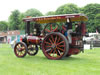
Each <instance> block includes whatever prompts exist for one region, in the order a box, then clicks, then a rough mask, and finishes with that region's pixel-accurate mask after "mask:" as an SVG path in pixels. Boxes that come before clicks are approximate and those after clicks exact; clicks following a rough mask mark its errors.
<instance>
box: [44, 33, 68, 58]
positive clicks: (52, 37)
mask: <svg viewBox="0 0 100 75" xmlns="http://www.w3.org/2000/svg"><path fill="white" fill-rule="evenodd" d="M68 50H69V44H68V41H67V39H66V37H65V36H64V35H63V34H61V33H58V32H52V33H49V34H48V35H47V36H46V37H45V38H44V40H43V42H42V51H43V53H44V55H45V56H46V57H47V58H48V59H52V60H57V59H61V58H63V57H64V56H65V55H67V53H68Z"/></svg>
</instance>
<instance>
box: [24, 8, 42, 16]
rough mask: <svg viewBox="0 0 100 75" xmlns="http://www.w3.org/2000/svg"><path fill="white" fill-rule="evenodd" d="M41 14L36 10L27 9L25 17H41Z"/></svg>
mask: <svg viewBox="0 0 100 75" xmlns="http://www.w3.org/2000/svg"><path fill="white" fill-rule="evenodd" d="M42 15H43V14H42V13H41V12H40V11H39V10H37V9H34V8H32V9H29V10H27V11H26V12H25V16H32V17H37V16H42Z"/></svg>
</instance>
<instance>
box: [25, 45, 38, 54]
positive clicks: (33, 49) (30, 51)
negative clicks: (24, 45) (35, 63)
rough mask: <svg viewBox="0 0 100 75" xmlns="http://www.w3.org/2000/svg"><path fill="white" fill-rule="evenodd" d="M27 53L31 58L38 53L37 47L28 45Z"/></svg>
mask: <svg viewBox="0 0 100 75" xmlns="http://www.w3.org/2000/svg"><path fill="white" fill-rule="evenodd" d="M27 53H28V54H29V55H31V56H35V55H36V54H37V53H38V46H37V45H33V44H31V45H29V46H28V52H27Z"/></svg>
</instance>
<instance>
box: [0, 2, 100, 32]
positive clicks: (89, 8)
mask: <svg viewBox="0 0 100 75" xmlns="http://www.w3.org/2000/svg"><path fill="white" fill-rule="evenodd" d="M73 13H84V14H85V15H86V16H88V21H87V22H86V25H87V30H88V32H95V31H96V28H97V29H98V31H100V4H87V5H86V6H84V7H82V8H79V7H77V5H75V4H72V3H70V4H64V5H62V6H60V7H58V8H57V10H56V11H49V12H47V13H46V15H47V16H48V15H58V14H73ZM42 15H43V14H42V13H41V12H40V11H39V10H37V9H34V8H32V9H29V10H27V11H26V12H24V13H20V12H19V10H14V11H12V13H11V15H10V16H9V20H8V23H9V24H6V23H3V22H0V26H1V28H0V31H5V30H7V28H6V27H8V29H10V30H24V29H25V23H24V22H23V21H22V19H23V18H25V17H27V16H32V17H37V16H42ZM4 24H5V25H4ZM2 25H3V26H4V27H2ZM31 25H33V23H31ZM58 25H62V23H58ZM31 29H32V28H31Z"/></svg>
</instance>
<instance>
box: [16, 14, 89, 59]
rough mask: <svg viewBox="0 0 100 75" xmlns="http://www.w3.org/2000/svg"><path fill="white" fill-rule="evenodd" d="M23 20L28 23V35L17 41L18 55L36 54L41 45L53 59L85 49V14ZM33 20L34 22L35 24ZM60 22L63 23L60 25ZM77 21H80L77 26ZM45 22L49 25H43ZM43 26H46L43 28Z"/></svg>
mask: <svg viewBox="0 0 100 75" xmlns="http://www.w3.org/2000/svg"><path fill="white" fill-rule="evenodd" d="M23 21H24V22H25V23H26V29H25V31H26V35H25V37H23V39H22V42H18V43H16V45H15V47H14V53H15V55H16V56H17V57H24V56H25V55H26V54H27V53H28V54H29V55H32V56H34V55H36V54H37V53H38V50H39V47H40V49H42V51H43V53H44V55H45V56H46V57H47V58H48V59H53V60H57V59H61V58H63V57H69V56H71V55H76V54H79V53H80V52H81V51H84V49H83V36H85V30H86V29H85V23H84V21H87V17H86V16H85V15H84V14H64V15H54V16H44V17H28V18H24V19H23ZM31 22H34V23H33V24H34V25H33V24H32V23H31ZM58 22H60V23H62V25H58V24H57V23H58ZM75 22H78V23H79V24H77V26H76V28H75ZM45 23H46V24H47V25H43V24H45ZM64 23H65V24H64ZM31 24H32V25H31ZM32 26H33V27H32ZM41 26H43V27H44V28H43V29H42V30H41ZM73 27H74V29H73ZM32 31H33V32H32Z"/></svg>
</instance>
